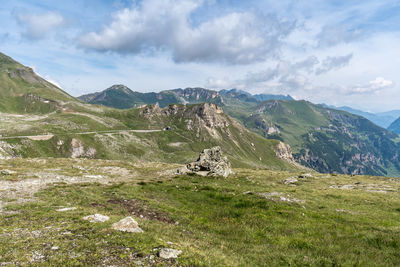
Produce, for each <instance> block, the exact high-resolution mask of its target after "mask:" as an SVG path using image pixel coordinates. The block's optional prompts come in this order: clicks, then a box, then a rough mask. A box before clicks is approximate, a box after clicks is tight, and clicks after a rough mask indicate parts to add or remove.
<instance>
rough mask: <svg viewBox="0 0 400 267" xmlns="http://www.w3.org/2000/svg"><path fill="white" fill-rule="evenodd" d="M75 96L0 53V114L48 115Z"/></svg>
mask: <svg viewBox="0 0 400 267" xmlns="http://www.w3.org/2000/svg"><path fill="white" fill-rule="evenodd" d="M68 101H75V99H74V98H73V97H71V96H70V95H68V94H67V93H66V92H64V91H63V90H61V89H60V88H58V87H57V86H55V85H54V84H52V83H49V82H47V81H46V80H44V79H43V78H41V77H39V76H38V75H36V74H35V73H34V71H33V70H32V69H31V68H28V67H25V66H23V65H21V64H19V63H18V62H16V61H14V60H13V59H12V58H10V57H8V56H6V55H4V54H2V53H0V112H8V113H13V112H15V113H32V112H34V113H46V112H50V111H55V110H56V109H57V106H59V105H62V104H63V103H67V102H68Z"/></svg>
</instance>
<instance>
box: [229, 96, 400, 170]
mask: <svg viewBox="0 0 400 267" xmlns="http://www.w3.org/2000/svg"><path fill="white" fill-rule="evenodd" d="M265 107H266V108H265ZM225 109H226V108H225ZM259 110H262V112H261V113H260V112H259ZM226 111H227V113H228V114H229V115H231V116H233V117H236V118H238V119H239V120H241V121H242V122H243V123H244V124H245V126H246V127H247V128H249V129H251V130H252V131H254V132H257V133H259V134H260V135H263V136H266V137H267V136H268V135H267V134H266V133H265V130H264V129H263V128H261V127H259V126H258V125H257V123H256V122H257V121H256V120H255V118H257V119H258V120H260V119H264V120H265V121H267V122H268V123H270V124H271V125H274V126H276V127H277V128H278V129H279V130H280V132H281V133H280V134H279V135H278V136H277V137H278V138H279V139H281V140H283V141H284V142H286V143H288V144H290V145H291V146H292V149H293V151H294V153H295V154H296V156H297V157H298V158H301V156H302V155H305V154H306V153H307V150H309V151H311V154H312V156H313V157H315V158H318V159H320V160H322V161H323V162H324V163H321V161H316V162H306V161H301V162H302V164H304V165H306V166H308V167H311V168H314V169H316V170H318V171H321V172H333V171H336V172H339V173H341V172H352V171H354V170H355V169H356V168H358V167H360V166H361V168H362V169H363V171H364V172H365V173H370V174H375V175H377V174H378V175H392V176H399V175H400V170H399V169H398V161H396V157H397V156H396V155H397V152H396V151H397V150H396V147H397V144H396V142H395V138H396V137H397V136H396V135H395V134H392V133H390V132H388V131H386V130H384V129H382V128H380V127H378V126H376V125H374V124H373V123H371V122H369V121H368V120H366V119H364V118H361V117H358V116H356V115H352V114H349V113H347V112H344V111H337V110H330V109H326V108H323V107H321V106H318V105H313V104H311V103H309V102H306V101H268V102H264V103H263V104H260V105H257V106H255V105H253V106H250V107H247V108H241V109H235V110H234V111H233V110H231V109H229V108H228V109H226ZM270 138H276V136H272V137H270ZM368 153H371V154H372V155H373V156H374V157H376V158H380V159H381V160H382V162H383V163H370V162H368V163H364V162H362V161H358V160H356V159H354V157H355V155H356V154H363V155H366V154H368ZM349 161H352V162H351V163H348V162H349ZM396 166H397V167H396Z"/></svg>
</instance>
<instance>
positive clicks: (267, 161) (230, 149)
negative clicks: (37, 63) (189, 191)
mask: <svg viewBox="0 0 400 267" xmlns="http://www.w3.org/2000/svg"><path fill="white" fill-rule="evenodd" d="M190 109H191V108H190V107H189V108H187V112H189V111H190ZM101 111H103V112H101V113H96V112H92V113H58V112H56V113H53V114H51V115H48V116H47V115H46V116H42V117H40V116H37V118H36V119H34V118H35V117H32V118H31V117H22V118H17V119H15V118H12V119H11V120H13V123H12V124H10V123H9V120H5V121H4V122H2V120H0V134H1V135H3V136H20V135H23V136H25V135H41V134H46V133H52V134H54V137H53V138H51V139H50V140H43V141H34V140H28V139H8V140H7V142H8V143H10V144H11V145H13V146H15V147H18V149H17V153H16V154H19V155H21V156H23V157H43V156H50V157H68V156H70V153H71V149H70V147H69V146H70V143H71V140H72V138H75V139H78V140H81V141H82V142H83V143H84V146H85V147H86V148H88V147H91V148H95V149H96V151H97V154H96V158H103V159H114V160H120V159H129V160H145V161H163V162H171V163H173V162H178V163H187V162H190V161H194V160H195V159H196V158H197V156H198V153H199V152H200V151H201V150H203V149H205V148H209V147H212V146H216V145H219V146H221V147H222V149H223V151H224V153H225V154H226V155H227V156H228V157H229V159H230V160H231V161H232V164H233V165H234V166H236V167H254V168H269V169H294V168H295V167H294V166H292V165H291V164H289V163H287V162H285V161H282V160H280V159H278V158H277V157H276V155H275V152H274V147H275V146H276V145H277V141H275V140H267V139H264V138H262V137H260V136H258V135H256V134H254V133H251V132H249V131H247V130H245V129H244V128H243V127H241V126H238V125H237V123H236V124H234V123H232V122H231V124H230V126H229V132H230V133H231V136H228V134H227V132H226V129H218V130H217V132H218V135H219V138H215V137H213V136H211V135H210V134H209V133H208V131H207V130H206V129H204V128H202V129H200V132H199V137H196V129H197V128H196V129H194V130H187V128H186V123H185V122H184V121H183V120H182V118H183V117H182V116H184V115H183V114H177V115H175V116H170V117H161V118H158V119H153V120H149V119H146V118H144V117H143V116H141V115H140V114H139V110H138V109H131V110H122V111H121V110H113V109H102V110H101ZM221 116H224V117H226V116H225V115H221ZM27 118H29V119H27ZM226 119H227V120H231V119H230V118H228V117H226ZM3 125H4V128H3V130H1V129H2V127H1V126H3ZM22 125H23V127H22ZM167 125H169V126H172V127H173V131H162V132H155V133H134V132H126V133H124V132H122V133H120V132H117V133H115V132H114V133H107V131H108V130H129V129H141V130H142V129H163V128H164V127H165V126H167ZM90 131H100V133H98V134H94V133H93V134H87V135H79V134H76V133H80V132H90ZM102 131H105V133H101V132H102ZM61 141H62V142H63V145H62V146H61V147H60V146H58V145H57V143H59V142H61ZM251 144H253V145H251Z"/></svg>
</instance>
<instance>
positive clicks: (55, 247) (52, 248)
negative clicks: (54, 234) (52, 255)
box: [51, 246, 59, 250]
mask: <svg viewBox="0 0 400 267" xmlns="http://www.w3.org/2000/svg"><path fill="white" fill-rule="evenodd" d="M58 249H59V247H57V246H54V247H51V250H58Z"/></svg>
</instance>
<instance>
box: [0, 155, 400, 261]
mask: <svg viewBox="0 0 400 267" xmlns="http://www.w3.org/2000/svg"><path fill="white" fill-rule="evenodd" d="M62 162H67V161H66V160H62ZM85 163H86V164H87V165H88V166H92V168H91V169H92V170H94V169H96V168H95V166H98V167H100V166H108V165H112V166H123V162H115V163H113V162H112V161H104V162H96V161H89V160H87V161H85ZM48 164H49V166H50V165H53V166H54V167H60V166H59V165H58V163H57V160H52V161H51V162H49V163H48ZM75 164H76V163H75ZM121 164H122V165H121ZM63 165H65V163H63ZM148 166H151V165H148ZM98 167H97V168H98ZM126 167H127V168H128V169H132V168H133V169H132V170H135V171H136V172H140V173H142V174H139V175H136V176H135V177H127V180H126V181H125V182H124V183H119V182H118V183H116V184H113V185H102V184H80V185H62V184H61V185H58V186H54V187H50V188H48V189H45V190H42V191H40V192H39V193H37V194H36V197H37V199H36V201H35V202H32V203H27V204H23V205H21V204H18V205H11V206H9V207H8V208H7V209H8V210H14V211H19V212H20V213H18V214H14V215H2V217H0V229H1V230H0V236H1V237H2V238H0V255H1V256H2V258H1V259H0V262H1V261H4V262H9V261H11V262H15V263H19V264H23V263H27V262H29V260H30V257H31V256H32V254H33V253H34V252H38V253H39V254H40V255H44V258H43V262H40V261H38V262H35V263H36V264H42V265H60V264H62V265H101V264H104V263H105V262H108V263H109V264H111V263H112V264H114V265H117V266H119V265H121V266H124V265H129V264H132V265H134V264H135V262H136V261H141V262H144V263H147V264H152V261H151V260H150V255H154V257H155V258H154V259H155V261H156V263H155V264H160V265H163V264H172V262H169V263H168V262H162V261H161V259H159V258H158V257H157V256H156V254H157V248H160V247H172V248H175V249H180V250H182V251H183V254H182V255H181V256H180V257H179V258H178V259H177V260H176V264H177V265H180V266H193V265H196V266H289V265H295V266H305V265H306V266H307V265H308V266H316V265H317V266H327V265H335V266H371V265H374V266H395V265H399V264H400V260H399V259H400V250H399V247H400V241H399V240H400V231H399V226H400V225H399V221H400V198H399V196H398V190H399V184H398V183H397V181H395V180H390V179H387V178H377V177H366V176H356V177H350V176H341V175H337V176H330V175H322V174H314V177H313V178H306V179H299V182H298V183H297V186H294V187H293V186H288V185H284V184H283V183H282V180H283V179H286V178H288V177H290V176H297V175H299V174H300V173H290V172H277V171H255V170H249V169H236V170H235V172H236V174H235V175H234V176H232V177H229V178H227V179H221V178H207V177H199V176H180V177H175V178H171V177H162V176H161V177H158V176H157V175H155V172H157V170H162V167H161V169H159V168H160V167H156V166H154V168H150V169H149V167H144V166H143V170H141V168H140V167H138V166H137V167H133V166H130V165H127V166H126ZM62 169H63V168H62ZM20 171H21V170H20ZM346 184H350V185H357V187H356V189H353V190H340V189H334V188H330V187H331V186H332V185H346ZM372 185H373V186H375V187H379V185H384V186H390V187H391V188H392V189H393V190H395V192H393V193H391V192H388V193H374V192H369V191H366V188H367V187H368V186H372ZM248 191H250V192H251V193H250V194H243V193H244V192H248ZM261 192H280V193H282V194H283V195H284V196H287V197H289V198H291V199H294V198H296V199H299V200H304V201H305V202H304V203H295V202H292V203H289V202H282V201H280V200H279V198H273V199H272V200H269V199H266V198H264V197H262V196H259V195H258V193H261ZM124 203H125V204H124ZM129 203H139V204H137V205H139V207H141V208H143V209H144V211H143V209H142V210H141V211H140V210H139V212H138V209H137V208H138V206H137V205H136V206H134V205H133V206H134V208H132V206H130V204H129ZM60 206H74V207H77V208H78V209H77V210H75V211H69V212H64V213H61V212H56V211H55V209H56V208H57V207H60ZM134 211H136V213H132V212H134ZM147 212H150V213H151V214H157V216H158V218H162V219H157V218H150V219H146V218H141V217H140V216H139V215H141V214H143V215H144V216H145V217H146V216H147V214H148V213H147ZM94 213H101V214H104V215H108V216H110V217H111V219H110V221H109V222H106V223H98V224H91V223H88V222H85V221H83V220H82V217H84V216H86V215H89V214H94ZM126 216H133V217H135V219H137V221H138V222H139V224H140V226H141V228H142V229H143V230H144V231H145V233H144V234H129V233H120V232H117V231H113V230H111V229H110V226H111V224H112V223H113V222H116V221H118V220H119V219H121V218H124V217H126ZM167 219H168V222H167V221H166V220H167ZM175 222H178V223H175ZM35 231H40V233H41V234H40V235H39V236H35V233H37V232H35ZM66 232H67V233H68V232H70V234H63V233H66ZM169 242H172V243H173V244H172V243H169ZM52 246H58V247H59V249H58V250H51V247H52ZM153 249H155V250H153ZM110 262H111V263H110Z"/></svg>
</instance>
